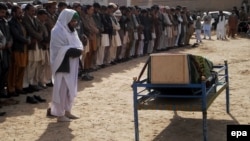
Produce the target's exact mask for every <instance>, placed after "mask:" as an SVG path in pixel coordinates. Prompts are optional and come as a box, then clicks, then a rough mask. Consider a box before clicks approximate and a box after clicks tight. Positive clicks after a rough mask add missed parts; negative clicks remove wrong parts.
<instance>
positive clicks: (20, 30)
mask: <svg viewBox="0 0 250 141" xmlns="http://www.w3.org/2000/svg"><path fill="white" fill-rule="evenodd" d="M11 14H12V19H11V20H10V21H9V25H10V31H11V34H12V37H13V40H14V41H15V42H13V46H12V54H11V65H10V69H9V75H8V91H9V94H10V95H13V96H15V95H18V94H24V93H25V92H24V91H23V77H24V72H25V68H26V67H27V65H28V63H27V62H28V52H27V44H29V43H30V39H28V38H27V36H26V30H25V28H24V26H23V24H22V9H21V7H19V6H13V7H12V9H11Z"/></svg>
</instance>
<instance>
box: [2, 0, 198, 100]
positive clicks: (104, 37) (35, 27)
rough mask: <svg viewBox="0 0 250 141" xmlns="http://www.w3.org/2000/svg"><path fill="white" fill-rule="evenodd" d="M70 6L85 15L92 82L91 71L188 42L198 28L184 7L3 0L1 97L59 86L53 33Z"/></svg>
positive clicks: (84, 74)
mask: <svg viewBox="0 0 250 141" xmlns="http://www.w3.org/2000/svg"><path fill="white" fill-rule="evenodd" d="M64 8H71V9H74V10H75V11H77V12H78V14H79V15H80V17H81V18H80V20H79V21H78V26H77V28H76V30H77V32H78V35H79V37H80V39H81V40H82V43H83V44H84V46H85V49H84V52H83V55H82V59H81V60H80V61H79V63H80V64H81V65H80V66H81V68H80V69H81V70H82V71H81V78H82V80H87V81H88V80H92V79H93V78H94V77H93V76H91V75H90V74H89V72H91V71H92V70H96V69H99V68H103V67H105V66H108V65H110V64H116V63H117V62H120V61H125V60H129V59H130V58H133V57H137V56H142V55H145V54H149V53H152V52H155V51H158V50H164V49H167V48H168V47H173V46H184V45H188V44H189V40H190V38H191V36H192V34H193V31H194V29H193V26H192V24H193V20H192V18H191V16H190V15H189V11H188V10H187V8H186V7H181V6H177V7H176V8H170V7H168V6H165V7H161V8H160V7H159V6H157V5H155V6H152V7H151V8H148V9H141V8H139V7H125V6H121V7H119V6H118V5H116V4H114V3H110V4H109V5H108V6H101V5H99V4H98V3H94V4H93V5H81V4H80V3H73V5H71V6H69V5H67V4H66V3H63V2H60V3H58V4H57V3H56V2H50V3H45V4H43V5H33V4H23V5H21V6H18V5H6V4H4V3H0V11H1V12H0V14H1V15H0V37H1V44H0V48H1V50H0V51H1V54H0V58H1V70H0V71H1V72H0V77H1V78H0V79H1V84H0V95H1V97H4V96H6V97H8V96H9V97H10V96H18V95H19V94H25V93H31V92H34V91H39V90H42V89H44V88H46V87H48V86H53V84H52V80H51V70H50V58H49V44H50V31H51V29H52V28H53V26H54V25H55V23H56V20H57V17H58V15H59V14H60V12H61V11H62V10H63V9H64ZM8 9H11V10H10V11H11V12H10V13H8V12H9V10H8Z"/></svg>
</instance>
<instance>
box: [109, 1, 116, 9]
mask: <svg viewBox="0 0 250 141" xmlns="http://www.w3.org/2000/svg"><path fill="white" fill-rule="evenodd" d="M109 5H112V6H113V7H114V8H117V5H116V4H115V3H112V2H111V3H109Z"/></svg>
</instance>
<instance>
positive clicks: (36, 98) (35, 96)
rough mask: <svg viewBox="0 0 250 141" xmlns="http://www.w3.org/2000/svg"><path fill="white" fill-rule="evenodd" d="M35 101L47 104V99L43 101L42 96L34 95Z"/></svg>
mask: <svg viewBox="0 0 250 141" xmlns="http://www.w3.org/2000/svg"><path fill="white" fill-rule="evenodd" d="M33 97H34V99H35V100H37V101H38V102H46V99H42V98H41V97H40V96H37V95H34V96H33Z"/></svg>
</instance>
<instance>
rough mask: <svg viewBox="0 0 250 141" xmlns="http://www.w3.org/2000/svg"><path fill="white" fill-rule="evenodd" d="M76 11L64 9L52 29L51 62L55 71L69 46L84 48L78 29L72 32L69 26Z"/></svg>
mask: <svg viewBox="0 0 250 141" xmlns="http://www.w3.org/2000/svg"><path fill="white" fill-rule="evenodd" d="M75 13H76V11H75V10H72V9H64V10H63V11H62V12H61V14H60V15H59V17H58V20H57V22H56V24H55V26H54V28H53V29H52V31H51V42H50V51H51V57H50V62H51V64H52V65H51V66H52V72H53V73H55V72H56V70H57V69H58V67H59V66H60V65H61V62H62V61H63V58H64V55H65V53H66V51H67V50H68V49H69V48H78V49H81V50H83V45H82V42H81V41H80V39H79V37H78V34H77V32H76V30H75V31H74V32H72V31H71V30H70V29H69V27H68V24H69V22H70V21H71V20H72V18H73V16H74V14H75ZM60 43H61V44H60Z"/></svg>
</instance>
